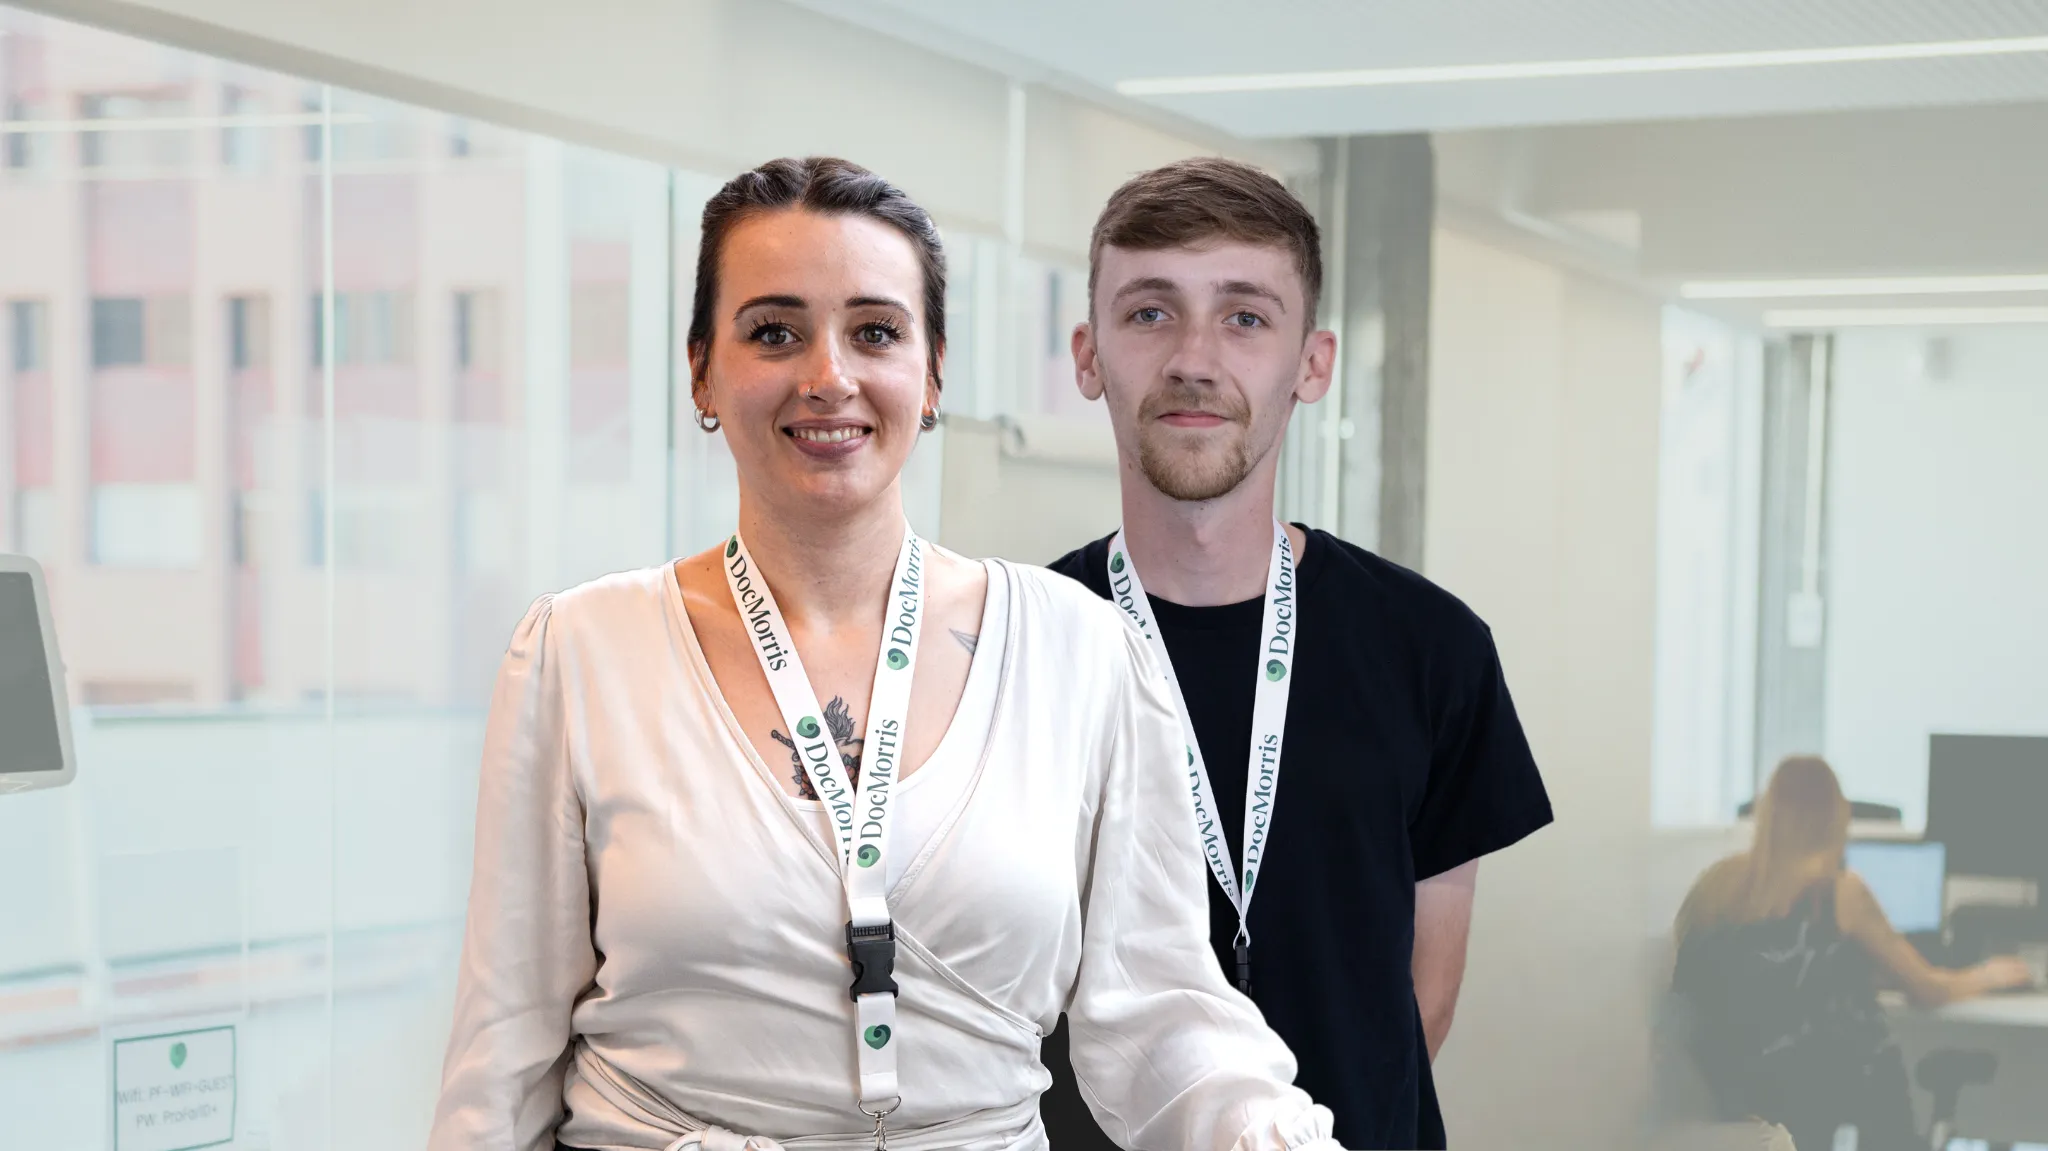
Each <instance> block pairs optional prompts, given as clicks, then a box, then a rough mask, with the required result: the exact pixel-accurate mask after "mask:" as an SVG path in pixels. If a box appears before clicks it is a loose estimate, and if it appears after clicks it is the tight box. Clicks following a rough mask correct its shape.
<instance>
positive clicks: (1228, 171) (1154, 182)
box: [1088, 156, 1323, 331]
mask: <svg viewBox="0 0 2048 1151" xmlns="http://www.w3.org/2000/svg"><path fill="white" fill-rule="evenodd" d="M1223 240H1234V241H1237V242H1238V243H1243V244H1263V245H1271V246H1273V247H1276V248H1283V249H1285V250H1286V251H1287V253H1288V254H1289V255H1291V256H1293V257H1294V270H1295V271H1296V272H1298V273H1300V275H1301V287H1302V299H1303V302H1304V303H1305V304H1306V305H1307V311H1308V315H1307V316H1306V317H1305V318H1304V319H1303V322H1302V328H1303V330H1304V331H1307V330H1311V329H1313V328H1314V327H1315V322H1316V304H1317V303H1318V301H1320V300H1321V298H1322V294H1323V242H1322V232H1321V230H1320V229H1318V228H1317V227H1316V218H1315V217H1314V216H1312V215H1310V214H1309V210H1308V208H1307V207H1306V206H1304V205H1303V204H1302V202H1301V200H1300V199H1298V198H1297V197H1296V196H1295V195H1294V193H1292V192H1290V191H1288V190H1287V187H1286V185H1284V184H1282V183H1281V182H1280V181H1278V180H1275V179H1274V178H1273V177H1271V176H1268V175H1267V174H1265V173H1264V172H1261V171H1259V170H1258V169H1257V168H1254V167H1252V166H1251V165H1250V164H1244V163H1240V162H1238V161H1236V160H1224V159H1219V158H1216V157H1209V156H1201V157H1196V158H1194V159H1190V160H1178V161H1175V162H1174V163H1171V164H1168V165H1166V166H1165V167H1163V168H1154V169H1152V170H1151V171H1149V172H1141V173H1139V174H1138V175H1136V176H1133V177H1131V178H1130V179H1129V180H1128V181H1126V182H1125V183H1124V186H1123V187H1121V188H1118V189H1117V190H1116V191H1115V192H1113V193H1111V194H1110V197H1109V203H1108V204H1106V205H1104V206H1103V209H1102V215H1101V216H1099V217H1098V218H1097V219H1096V221H1095V232H1094V234H1093V235H1091V236H1090V237H1089V239H1088V305H1089V311H1090V312H1091V313H1092V312H1093V311H1094V306H1095V274H1096V272H1097V271H1098V270H1099V269H1100V268H1101V267H1102V249H1103V248H1104V247H1117V248H1128V249H1130V250H1132V251H1137V252H1156V251H1159V250H1160V249H1162V248H1191V247H1200V246H1202V245H1203V244H1210V243H1215V242H1217V241H1223Z"/></svg>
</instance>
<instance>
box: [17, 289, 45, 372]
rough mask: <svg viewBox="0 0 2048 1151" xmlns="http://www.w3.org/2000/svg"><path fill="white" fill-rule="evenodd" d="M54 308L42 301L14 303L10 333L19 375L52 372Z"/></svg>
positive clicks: (19, 301)
mask: <svg viewBox="0 0 2048 1151" xmlns="http://www.w3.org/2000/svg"><path fill="white" fill-rule="evenodd" d="M49 316H50V306H49V305H48V304H46V303H44V302H43V301H41V300H10V301H8V303H7V321H8V322H7V330H8V339H9V341H10V346H11V347H12V349H13V351H12V354H11V355H10V356H9V357H8V358H9V359H10V360H11V361H12V363H13V365H14V370H15V371H16V372H41V371H48V370H49V367H50V335H49V323H50V321H49Z"/></svg>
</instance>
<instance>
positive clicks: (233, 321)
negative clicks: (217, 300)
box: [227, 296, 270, 372]
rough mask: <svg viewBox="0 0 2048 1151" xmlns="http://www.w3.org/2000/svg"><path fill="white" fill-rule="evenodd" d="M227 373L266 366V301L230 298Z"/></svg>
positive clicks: (268, 310)
mask: <svg viewBox="0 0 2048 1151" xmlns="http://www.w3.org/2000/svg"><path fill="white" fill-rule="evenodd" d="M227 311H228V356H227V359H228V370H229V371H234V372H246V371H248V370H250V369H251V368H258V369H261V368H266V367H269V366H270V300H269V298H268V297H265V296H230V297H228V301H227Z"/></svg>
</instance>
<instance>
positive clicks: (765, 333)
mask: <svg viewBox="0 0 2048 1151" xmlns="http://www.w3.org/2000/svg"><path fill="white" fill-rule="evenodd" d="M748 338H749V339H751V340H753V341H754V342H755V343H757V344H760V345H761V346H763V347H768V348H781V347H787V346H788V345H789V344H791V343H792V342H794V341H795V340H796V333H795V332H793V331H791V330H790V329H789V325H788V324H762V325H761V326H760V327H758V328H755V329H754V334H753V335H752V336H750V337H748Z"/></svg>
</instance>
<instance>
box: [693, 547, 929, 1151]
mask: <svg viewBox="0 0 2048 1151" xmlns="http://www.w3.org/2000/svg"><path fill="white" fill-rule="evenodd" d="M725 582H726V583H727V584H728V585H730V586H731V588H732V598H733V602H734V603H735V604H737V605H738V607H739V611H740V619H741V622H742V623H744V624H745V625H746V629H747V635H748V636H749V638H751V639H752V640H753V646H754V654H755V655H756V656H757V657H759V659H760V661H761V671H762V672H763V673H764V674H765V675H766V676H767V677H768V688H769V690H770V691H772V692H773V693H774V694H775V706H776V707H777V708H778V709H779V710H780V711H781V712H782V722H783V723H784V724H786V725H787V726H788V728H789V732H790V738H791V739H793V740H794V741H795V742H796V748H797V752H798V758H799V759H801V760H802V762H803V767H804V773H805V774H806V775H807V776H808V777H809V778H810V781H811V787H812V789H813V790H815V791H816V792H817V793H818V798H820V799H822V800H823V801H824V802H825V811H826V814H827V815H828V816H829V817H830V818H831V823H832V831H833V834H834V835H835V836H836V837H837V838H838V841H839V870H840V873H841V874H842V875H843V876H844V877H845V880H846V906H847V914H848V918H847V924H846V954H847V958H848V959H849V960H850V961H851V962H852V964H853V986H852V989H851V992H850V994H851V997H852V999H853V1002H854V1004H855V1012H854V1045H853V1047H854V1051H855V1053H856V1054H857V1055H858V1056H859V1059H860V1109H861V1110H862V1111H863V1112H865V1113H866V1114H867V1115H869V1116H870V1117H872V1118H873V1119H874V1120H875V1145H876V1146H877V1147H880V1146H882V1145H883V1131H882V1120H883V1119H884V1118H886V1117H887V1116H888V1114H889V1113H890V1112H891V1111H894V1110H895V1109H896V1107H897V1105H898V1104H899V1103H901V1102H902V1096H901V1095H900V1094H898V1092H897V1089H896V1043H895V1038H896V982H895V980H894V979H893V978H892V975H893V973H894V970H895V963H896V925H895V924H894V923H893V922H892V921H891V920H890V918H889V902H888V875H889V864H888V855H889V850H890V841H889V829H890V825H891V823H892V820H891V819H890V816H891V815H892V814H893V813H894V811H895V807H894V805H893V804H892V803H891V802H890V801H891V799H892V798H893V794H894V791H895V787H896V779H897V776H898V774H899V773H900V768H901V766H902V756H903V737H904V731H905V727H906V720H907V717H908V715H909V712H910V683H911V676H912V674H913V673H914V672H915V670H916V668H917V640H918V636H919V634H920V632H921V629H922V628H923V625H924V545H923V543H922V541H920V540H919V539H918V538H917V536H916V535H915V534H914V533H911V532H909V531H906V532H905V533H904V535H903V549H902V550H901V551H900V552H898V553H897V555H896V574H895V576H894V577H893V578H892V579H891V580H890V581H889V607H888V611H887V612H886V614H885V615H884V616H883V624H882V648H881V651H880V652H879V653H877V655H876V657H875V684H874V689H873V692H872V693H871V694H870V695H869V697H868V726H867V731H866V735H865V739H864V741H863V742H862V745H861V749H862V760H861V768H860V782H859V786H858V790H857V791H856V790H855V788H854V787H853V786H852V785H851V784H849V782H848V781H847V778H846V773H845V771H844V769H843V767H842V765H841V763H840V759H839V749H838V748H837V747H836V746H835V745H834V743H833V740H832V733H831V732H830V731H829V730H827V728H826V725H825V710H824V709H823V708H821V707H819V706H818V697H817V694H816V693H815V692H813V691H812V690H811V681H810V677H809V676H807V675H806V674H805V673H804V664H803V660H802V659H800V658H799V657H798V656H797V652H796V642H795V641H794V640H793V639H791V638H790V634H789V625H788V624H787V623H786V622H785V621H784V620H783V618H782V610H781V609H780V608H778V607H776V606H775V596H774V594H773V593H771V592H770V591H769V590H768V582H767V580H765V579H764V578H762V575H761V571H760V569H759V568H758V567H756V566H755V565H754V560H753V557H752V556H750V555H749V554H747V545H746V544H744V543H742V542H741V541H740V537H739V535H738V534H737V533H735V534H734V535H733V537H732V539H731V541H730V542H728V543H727V544H726V546H725Z"/></svg>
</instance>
